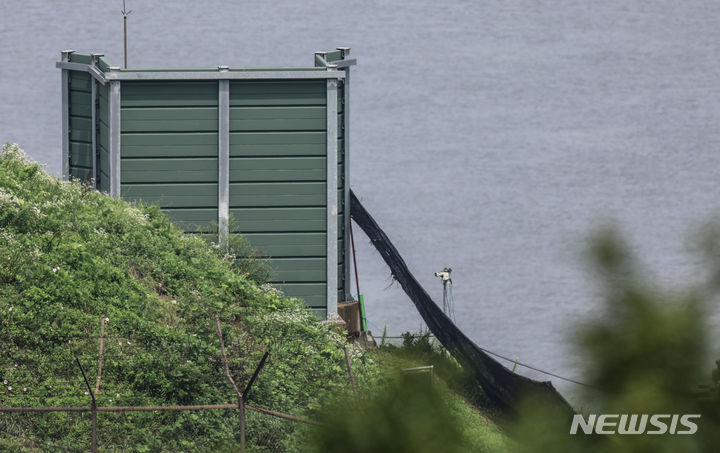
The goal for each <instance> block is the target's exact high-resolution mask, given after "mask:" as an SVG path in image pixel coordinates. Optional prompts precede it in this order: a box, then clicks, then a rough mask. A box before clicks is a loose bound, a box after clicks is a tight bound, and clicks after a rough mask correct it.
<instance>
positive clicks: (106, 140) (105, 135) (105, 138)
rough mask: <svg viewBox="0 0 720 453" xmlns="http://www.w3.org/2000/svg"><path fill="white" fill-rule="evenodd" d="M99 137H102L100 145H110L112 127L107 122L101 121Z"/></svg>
mask: <svg viewBox="0 0 720 453" xmlns="http://www.w3.org/2000/svg"><path fill="white" fill-rule="evenodd" d="M98 137H99V138H100V143H99V144H100V145H101V146H104V147H105V148H108V147H109V146H110V128H109V127H108V126H107V124H105V123H100V133H99V134H98Z"/></svg>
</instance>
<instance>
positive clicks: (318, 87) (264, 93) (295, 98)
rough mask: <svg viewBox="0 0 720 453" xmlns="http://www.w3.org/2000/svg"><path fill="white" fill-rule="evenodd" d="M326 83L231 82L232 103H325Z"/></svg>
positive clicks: (235, 104) (256, 104)
mask: <svg viewBox="0 0 720 453" xmlns="http://www.w3.org/2000/svg"><path fill="white" fill-rule="evenodd" d="M325 95H326V83H325V81H324V80H318V81H315V80H313V81H300V80H292V81H234V82H230V105H231V106H233V107H236V106H250V105H255V106H263V105H324V104H325Z"/></svg>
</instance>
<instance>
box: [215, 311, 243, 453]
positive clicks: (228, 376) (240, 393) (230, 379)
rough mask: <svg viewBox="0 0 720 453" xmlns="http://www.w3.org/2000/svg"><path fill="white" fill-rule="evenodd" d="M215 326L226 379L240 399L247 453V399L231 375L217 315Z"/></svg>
mask: <svg viewBox="0 0 720 453" xmlns="http://www.w3.org/2000/svg"><path fill="white" fill-rule="evenodd" d="M215 325H216V326H217V332H218V337H219V338H220V352H221V353H222V359H223V367H224V368H225V377H226V378H227V380H228V381H229V382H230V385H232V388H233V390H235V393H236V394H237V398H238V410H239V412H240V451H241V452H245V399H244V398H243V394H242V392H241V391H240V389H238V386H237V385H236V384H235V380H234V379H233V378H232V376H231V375H230V366H229V365H228V359H227V355H226V354H225V342H224V341H223V336H222V328H221V327H220V318H219V317H218V315H215Z"/></svg>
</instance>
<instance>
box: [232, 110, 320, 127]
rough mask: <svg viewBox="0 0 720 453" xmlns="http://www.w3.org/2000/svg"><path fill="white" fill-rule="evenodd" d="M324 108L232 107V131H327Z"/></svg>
mask: <svg viewBox="0 0 720 453" xmlns="http://www.w3.org/2000/svg"><path fill="white" fill-rule="evenodd" d="M325 126H326V115H325V107H324V106H312V107H231V108H230V131H231V132H243V131H303V130H319V131H322V130H325Z"/></svg>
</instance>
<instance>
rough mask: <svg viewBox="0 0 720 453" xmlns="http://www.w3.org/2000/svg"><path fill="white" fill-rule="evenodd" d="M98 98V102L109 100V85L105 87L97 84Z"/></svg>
mask: <svg viewBox="0 0 720 453" xmlns="http://www.w3.org/2000/svg"><path fill="white" fill-rule="evenodd" d="M97 92H98V97H99V98H100V100H103V99H104V100H106V101H107V100H108V99H110V84H109V83H106V84H105V85H100V84H98V87H97Z"/></svg>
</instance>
